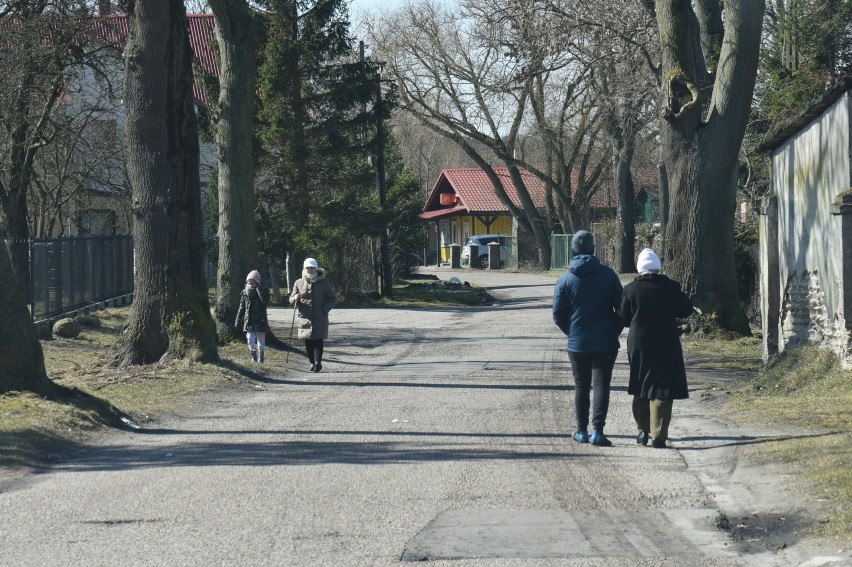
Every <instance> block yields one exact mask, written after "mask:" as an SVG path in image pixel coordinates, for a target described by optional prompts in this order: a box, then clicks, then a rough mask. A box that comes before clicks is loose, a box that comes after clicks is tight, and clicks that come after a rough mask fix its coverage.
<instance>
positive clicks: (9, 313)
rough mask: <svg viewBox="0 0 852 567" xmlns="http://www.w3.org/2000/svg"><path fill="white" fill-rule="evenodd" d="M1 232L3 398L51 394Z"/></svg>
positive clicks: (0, 366)
mask: <svg viewBox="0 0 852 567" xmlns="http://www.w3.org/2000/svg"><path fill="white" fill-rule="evenodd" d="M3 236H5V235H4V234H2V231H0V320H2V321H3V324H2V325H0V394H3V393H6V392H11V391H13V390H26V391H29V392H36V393H39V394H45V395H46V394H50V393H51V391H52V389H53V384H52V382H50V380H49V379H48V377H47V371H46V370H45V368H44V353H43V352H42V350H41V343H40V342H39V338H38V332H37V329H36V327H35V325H33V323H32V319H31V318H30V313H29V311H28V310H27V304H26V301H25V298H24V295H23V294H21V292H20V290H19V289H18V285H17V281H16V280H15V276H14V272H13V271H12V264H11V262H10V260H9V250H8V249H7V248H6V245H5V244H4V243H3V240H4V239H3Z"/></svg>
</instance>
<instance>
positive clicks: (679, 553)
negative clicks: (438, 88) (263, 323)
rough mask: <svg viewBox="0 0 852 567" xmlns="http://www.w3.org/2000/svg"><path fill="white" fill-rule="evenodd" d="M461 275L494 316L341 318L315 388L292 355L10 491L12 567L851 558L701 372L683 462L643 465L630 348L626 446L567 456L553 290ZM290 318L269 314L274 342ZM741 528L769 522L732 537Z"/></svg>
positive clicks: (564, 386)
mask: <svg viewBox="0 0 852 567" xmlns="http://www.w3.org/2000/svg"><path fill="white" fill-rule="evenodd" d="M454 275H455V276H457V277H460V278H463V279H468V280H470V281H474V282H475V283H478V284H481V285H485V286H487V287H489V289H490V290H491V291H492V294H493V295H495V296H496V297H497V298H498V299H499V301H498V303H497V304H495V305H492V306H488V307H476V308H451V309H437V310H426V309H393V310H390V309H339V310H335V311H333V312H332V318H331V319H332V330H331V339H330V340H329V341H328V344H327V347H326V360H325V362H324V370H323V372H322V373H319V374H316V373H310V372H307V371H306V366H307V364H306V362H305V361H304V359H301V358H300V357H298V356H297V357H292V358H291V359H290V364H289V367H287V368H285V367H279V371H278V372H276V373H275V374H274V376H273V377H272V379H271V380H268V381H262V382H261V381H258V382H252V383H246V384H243V385H242V386H240V387H239V388H236V389H234V390H229V391H222V392H217V393H214V394H210V395H205V396H201V397H199V398H197V399H195V400H193V401H192V402H191V403H188V404H187V405H186V406H185V407H183V408H182V409H181V411H179V412H177V413H175V414H174V415H170V416H163V417H162V418H161V419H160V420H159V421H158V422H156V423H154V424H151V425H148V426H146V428H145V429H144V430H141V431H139V432H135V433H130V432H113V433H110V434H107V435H103V436H99V437H98V438H97V439H95V440H93V444H92V447H90V448H88V449H86V450H83V451H80V452H78V453H76V454H74V455H73V456H72V457H71V458H70V459H68V460H67V461H66V462H63V463H61V464H59V465H57V466H56V467H53V468H51V469H50V470H48V471H46V472H45V473H44V474H38V475H30V476H28V477H26V478H24V479H21V480H18V481H15V482H13V483H11V484H10V485H8V486H7V487H6V489H5V490H2V492H0V518H3V520H2V521H0V538H1V539H2V541H3V542H4V543H3V560H2V562H0V563H3V564H9V565H39V566H44V565H82V564H85V565H107V564H110V565H111V564H115V563H117V562H121V564H123V565H209V564H217V565H299V566H303V565H334V566H341V565H357V566H362V565H370V566H372V565H397V564H400V563H401V562H408V561H430V564H431V565H447V566H452V567H468V566H493V565H513V566H514V565H560V566H563V565H595V566H631V567H633V566H637V565H638V566H650V565H689V566H703V565H706V566H719V567H722V566H725V567H728V566H730V565H743V566H752V565H770V566H774V565H810V566H813V565H828V564H833V565H840V564H843V563H841V561H848V559H849V554H848V552H845V555H843V554H833V555H830V554H828V553H825V552H823V551H822V550H820V549H819V547H818V546H816V545H815V544H814V543H813V542H810V541H808V540H807V539H806V538H803V537H802V534H801V532H800V531H798V527H799V524H800V522H804V518H805V512H806V510H805V509H804V508H803V507H802V505H801V504H799V503H798V502H797V501H796V500H795V499H793V498H792V497H791V496H792V494H791V493H789V492H784V491H785V490H787V488H788V487H792V486H793V485H792V484H791V483H789V482H787V481H788V479H786V478H784V476H783V475H781V474H778V473H779V471H775V470H767V469H765V468H759V469H755V468H754V467H753V466H752V465H751V464H749V463H746V462H744V460H743V458H742V449H743V447H746V446H748V444H749V443H753V442H759V441H761V440H762V439H765V438H767V437H771V436H773V435H778V434H779V432H757V431H735V430H732V429H731V428H730V426H729V425H728V424H726V423H725V422H724V421H722V420H720V419H718V418H717V417H714V415H712V413H713V412H712V411H710V410H712V408H713V405H714V403H716V400H717V398H715V396H716V395H717V394H716V393H714V390H712V384H716V383H717V382H719V381H721V380H723V379H724V375H719V376H712V377H711V376H710V375H703V376H702V375H699V374H698V373H692V374H691V379H692V386H693V392H695V395H693V397H692V398H691V400H690V401H689V402H685V403H680V404H676V406H675V408H676V410H675V411H676V415H675V422H674V424H673V430H672V440H673V442H674V444H675V446H676V449H675V450H654V449H651V448H647V447H640V446H637V445H636V443H635V442H634V427H633V424H632V419H631V418H630V410H629V400H628V399H627V396H626V394H625V393H624V389H625V386H626V376H627V366H626V358H625V355H624V352H623V350H622V353H621V354H620V358H619V360H618V362H617V364H616V372H615V377H614V381H613V386H614V387H613V397H612V402H611V407H610V416H609V420H608V424H607V433H608V435H609V436H610V438H611V439H612V440H613V441H614V443H615V446H613V447H611V448H597V447H591V446H589V445H580V444H577V443H574V442H573V441H572V440H571V439H570V433H571V432H572V431H573V422H574V418H573V393H572V388H571V381H570V379H569V374H570V370H569V366H568V362H567V358H566V356H565V353H564V343H565V340H564V337H562V336H561V334H560V333H559V331H558V330H557V329H556V328H555V326H554V325H553V323H552V321H551V317H550V312H549V306H550V300H551V295H552V286H553V280H554V278H548V277H544V276H533V275H524V274H508V273H491V272H478V273H475V274H471V273H464V272H461V273H458V274H454V273H449V272H439V276H440V277H441V278H442V279H448V278H450V277H453V276H454ZM474 278H475V279H474ZM289 315H290V313H289V310H286V309H283V310H273V312H272V313H271V320H272V324H273V325H274V326H275V327H276V329H278V330H279V332H280V330H283V329H286V328H287V326H288V325H289V324H290V319H289ZM756 474H757V475H758V476H759V479H758V480H759V481H758V482H755V479H754V477H755V475H756ZM755 511H757V512H759V514H758V515H757V516H756V517H753V516H752V512H755ZM743 516H747V517H749V518H753V519H754V520H755V521H753V522H751V524H750V525H749V526H747V527H746V528H737V525H738V524H741V523H742V524H745V522H742V521H741V518H742V517H743ZM782 517H783V518H784V520H781V518H782ZM758 519H759V520H760V521H764V522H765V524H764V525H762V526H759V525H758ZM726 522H727V523H726ZM728 524H730V525H728ZM766 526H771V527H772V530H771V534H772V535H773V536H778V537H779V538H780V539H778V540H772V539H770V538H768V537H766V535H767V533H769V532H770V530H766V529H765V528H766ZM777 526H783V527H784V528H785V529H786V531H784V530H781V529H779V528H778V527H777ZM790 526H793V528H792V529H789V527H790ZM758 528H762V529H763V530H764V531H761V529H758ZM748 530H751V531H748ZM730 531H736V532H737V533H739V534H741V535H742V534H745V537H739V538H732V537H731V536H730V534H729V532H730ZM751 535H754V536H755V537H751ZM757 536H760V537H757ZM781 539H783V543H784V544H785V545H784V546H783V547H782V546H781V545H780V544H776V543H775V541H781ZM750 540H755V541H750ZM829 561H833V563H830V562H829Z"/></svg>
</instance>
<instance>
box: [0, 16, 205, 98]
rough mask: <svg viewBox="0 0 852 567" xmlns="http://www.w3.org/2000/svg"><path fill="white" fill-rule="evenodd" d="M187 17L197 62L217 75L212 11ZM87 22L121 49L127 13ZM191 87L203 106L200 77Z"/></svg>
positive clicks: (97, 36)
mask: <svg viewBox="0 0 852 567" xmlns="http://www.w3.org/2000/svg"><path fill="white" fill-rule="evenodd" d="M187 20H188V22H189V43H190V45H191V46H192V51H193V53H194V55H195V60H196V63H197V64H198V65H200V66H201V68H202V69H204V70H205V71H207V72H208V73H210V74H211V75H213V76H214V77H218V76H219V65H218V64H217V63H216V57H215V56H214V54H213V43H214V42H215V41H216V40H215V38H214V37H213V29H214V27H215V25H216V23H215V19H214V18H213V14H189V15H187ZM90 23H91V29H92V32H93V34H94V38H93V39H94V40H96V41H98V42H103V43H104V44H105V45H107V46H110V47H112V48H114V49H116V50H117V51H119V52H120V51H122V50H123V49H124V44H125V43H127V38H128V36H129V32H128V28H127V16H126V15H124V14H114V15H109V16H93V17H92V18H91V19H90ZM18 25H19V23H18V22H16V20H15V19H14V18H3V19H2V20H0V31H3V30H9V29H14V28H15V27H16V26H18ZM192 90H193V95H194V96H195V100H196V102H198V104H200V105H202V106H206V104H207V101H206V97H205V94H204V90H203V89H202V88H201V86H200V82H199V81H197V80H196V81H194V82H193V89H192Z"/></svg>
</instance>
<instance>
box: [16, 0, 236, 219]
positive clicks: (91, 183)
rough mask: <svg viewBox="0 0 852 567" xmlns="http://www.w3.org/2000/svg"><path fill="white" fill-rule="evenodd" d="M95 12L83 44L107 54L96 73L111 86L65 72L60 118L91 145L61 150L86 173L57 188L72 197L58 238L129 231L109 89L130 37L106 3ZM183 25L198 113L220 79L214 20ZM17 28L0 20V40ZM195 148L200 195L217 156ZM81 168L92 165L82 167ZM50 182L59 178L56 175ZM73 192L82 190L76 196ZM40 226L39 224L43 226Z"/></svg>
mask: <svg viewBox="0 0 852 567" xmlns="http://www.w3.org/2000/svg"><path fill="white" fill-rule="evenodd" d="M99 9H100V10H104V11H102V12H100V13H99V14H97V15H95V16H83V18H84V23H85V26H86V30H87V35H88V37H89V40H90V41H91V42H92V43H93V44H96V45H102V46H103V47H105V48H107V49H105V50H104V51H103V52H104V53H105V54H107V56H106V57H105V58H104V59H103V60H102V62H101V70H102V71H104V74H105V76H106V77H107V78H108V81H109V83H110V85H111V86H110V85H107V84H105V83H104V82H103V81H99V80H98V78H97V77H96V75H95V73H94V72H93V71H92V70H91V69H87V68H72V69H68V70H67V81H66V87H65V90H64V92H63V94H62V96H61V98H60V102H61V107H60V108H59V111H60V112H63V113H64V114H65V115H66V116H68V117H72V116H73V117H75V120H78V121H79V122H78V123H79V124H80V129H81V130H80V132H81V134H82V135H81V136H80V138H82V139H86V140H91V141H89V142H87V143H83V144H79V145H74V146H71V147H69V148H68V149H69V151H70V152H72V154H74V155H75V159H74V160H72V161H73V163H75V164H78V166H77V167H78V169H79V170H80V171H81V172H82V171H87V168H89V169H88V171H87V173H86V176H87V177H86V179H85V183H84V184H82V185H81V184H80V183H79V182H78V181H77V179H76V177H75V178H74V179H73V182H72V181H66V180H62V179H58V180H57V181H56V183H57V185H62V184H65V183H69V184H70V185H71V186H73V189H72V190H73V195H72V196H71V198H69V199H67V201H66V202H65V204H64V205H63V206H62V213H61V216H62V219H63V223H62V224H64V225H65V226H64V227H63V226H60V225H57V226H56V228H54V229H53V230H52V231H51V232H52V234H48V236H58V235H59V232H60V230H61V231H62V234H63V235H66V236H88V235H109V234H127V233H129V232H130V229H131V226H132V211H131V207H130V198H129V193H130V188H129V187H128V186H127V180H126V175H125V172H124V167H125V164H124V163H123V162H124V158H123V153H122V151H121V148H122V146H123V145H124V141H123V131H124V110H123V97H122V93H121V92H120V88H115V87H117V86H120V85H122V84H123V80H122V78H123V73H124V63H123V60H122V52H123V50H124V47H125V44H126V43H127V40H128V37H129V28H128V19H127V16H126V15H123V14H110V13H109V12H108V10H109V4H108V2H106V1H102V2H99ZM45 17H49V16H45ZM187 24H188V32H189V40H190V45H191V47H192V51H193V54H194V64H193V70H194V73H195V76H194V81H193V95H194V99H195V104H196V107H197V108H198V109H199V110H200V111H203V110H204V109H206V108H207V106H208V101H207V93H206V91H205V89H204V87H203V85H204V82H205V78H208V77H214V78H215V77H218V74H219V68H218V64H217V62H216V57H215V53H214V43H215V37H214V29H215V20H214V17H213V15H212V14H191V15H188V16H187ZM20 25H21V24H20V22H19V21H18V20H16V19H15V18H14V17H8V18H3V19H0V33H2V32H3V31H4V30H15V29H18V28H19V27H20ZM199 147H200V152H201V155H200V159H201V171H200V177H201V184H202V191H205V192H206V186H207V183H208V181H209V179H210V178H211V176H210V173H211V172H212V170H213V168H215V167H216V163H217V158H216V150H215V146H214V145H213V144H212V143H210V142H204V141H201V143H200V144H199ZM88 164H96V165H92V166H91V167H89V165H88ZM48 165H49V164H48ZM48 169H49V167H48ZM73 175H81V173H75V174H73ZM57 176H61V173H58V172H57ZM69 179H70V177H69ZM63 186H64V185H63ZM80 187H82V188H83V189H82V190H80V189H79V188H80ZM45 210H46V211H48V212H46V213H44V214H56V213H55V212H52V211H49V210H48V209H47V208H46V209H45ZM31 214H33V215H34V216H35V215H38V214H39V211H38V210H37V209H36V208H35V207H31ZM45 225H46V223H43V225H42V226H45Z"/></svg>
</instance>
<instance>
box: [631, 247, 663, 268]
mask: <svg viewBox="0 0 852 567" xmlns="http://www.w3.org/2000/svg"><path fill="white" fill-rule="evenodd" d="M661 269H662V264H660V258H659V257H658V256H657V254H656V253H655V252H654V251H653V250H651V249H650V248H645V249H644V250H642V251H641V252H639V259H638V260H636V270H638V272H639V273H640V274H650V273H654V272H659V271H660V270H661Z"/></svg>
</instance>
